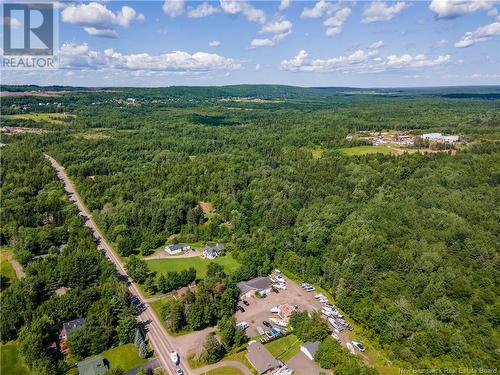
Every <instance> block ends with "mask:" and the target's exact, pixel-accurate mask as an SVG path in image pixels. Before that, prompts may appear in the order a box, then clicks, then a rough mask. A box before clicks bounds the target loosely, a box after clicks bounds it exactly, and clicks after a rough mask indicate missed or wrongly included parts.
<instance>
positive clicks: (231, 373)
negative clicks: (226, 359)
mask: <svg viewBox="0 0 500 375" xmlns="http://www.w3.org/2000/svg"><path fill="white" fill-rule="evenodd" d="M202 375H243V372H241V370H240V369H237V368H236V367H232V366H224V367H220V368H216V369H213V370H210V371H208V372H203V373H202Z"/></svg>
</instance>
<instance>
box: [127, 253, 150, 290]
mask: <svg viewBox="0 0 500 375" xmlns="http://www.w3.org/2000/svg"><path fill="white" fill-rule="evenodd" d="M126 269H127V274H128V275H129V276H130V277H131V278H132V279H134V281H136V282H138V283H139V284H143V283H144V282H145V281H146V279H147V278H148V275H149V273H150V272H149V268H148V265H147V263H146V262H145V261H144V260H142V259H138V258H137V257H135V256H134V255H131V256H130V257H129V261H128V262H127V264H126Z"/></svg>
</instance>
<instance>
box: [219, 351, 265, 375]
mask: <svg viewBox="0 0 500 375" xmlns="http://www.w3.org/2000/svg"><path fill="white" fill-rule="evenodd" d="M247 353H248V352H247V351H246V349H245V350H243V351H241V352H238V353H234V354H229V355H227V356H225V357H224V358H223V359H222V360H223V361H236V362H240V363H242V364H243V365H245V366H246V367H247V368H248V369H249V370H250V371H252V373H253V374H257V371H256V370H255V369H254V368H253V366H252V365H251V364H250V362H248V359H247V357H246V354H247Z"/></svg>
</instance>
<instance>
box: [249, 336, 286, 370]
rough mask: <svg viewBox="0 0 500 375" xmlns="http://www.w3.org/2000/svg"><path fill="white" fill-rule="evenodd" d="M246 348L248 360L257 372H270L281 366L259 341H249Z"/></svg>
mask: <svg viewBox="0 0 500 375" xmlns="http://www.w3.org/2000/svg"><path fill="white" fill-rule="evenodd" d="M247 349H248V354H247V359H248V362H250V363H251V364H252V366H253V367H254V368H255V370H257V372H258V373H259V374H264V373H266V372H268V371H269V372H271V371H273V370H276V369H278V368H280V367H281V362H280V361H278V360H277V359H276V358H274V357H273V355H272V354H271V353H270V352H269V350H267V349H266V348H265V347H264V345H262V344H261V343H260V342H257V341H252V342H250V344H249V345H248V348H247Z"/></svg>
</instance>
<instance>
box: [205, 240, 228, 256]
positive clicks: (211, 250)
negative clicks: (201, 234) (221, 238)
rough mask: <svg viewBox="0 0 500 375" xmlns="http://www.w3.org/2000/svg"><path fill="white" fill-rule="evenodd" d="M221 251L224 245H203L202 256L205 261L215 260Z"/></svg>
mask: <svg viewBox="0 0 500 375" xmlns="http://www.w3.org/2000/svg"><path fill="white" fill-rule="evenodd" d="M222 250H224V245H223V244H220V243H218V244H217V245H215V246H208V245H205V248H204V249H203V256H204V257H205V258H207V259H215V258H217V257H218V256H219V255H220V253H221V252H222Z"/></svg>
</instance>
